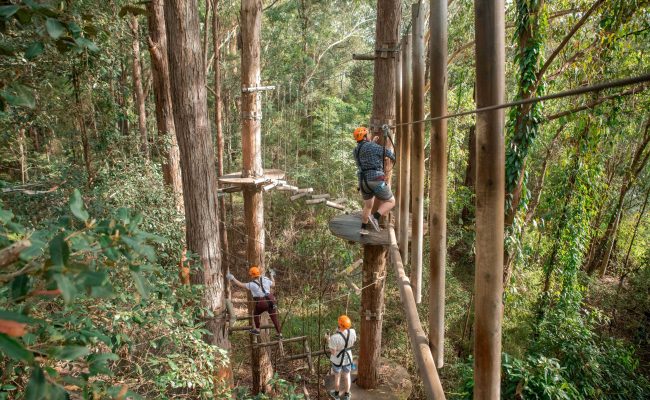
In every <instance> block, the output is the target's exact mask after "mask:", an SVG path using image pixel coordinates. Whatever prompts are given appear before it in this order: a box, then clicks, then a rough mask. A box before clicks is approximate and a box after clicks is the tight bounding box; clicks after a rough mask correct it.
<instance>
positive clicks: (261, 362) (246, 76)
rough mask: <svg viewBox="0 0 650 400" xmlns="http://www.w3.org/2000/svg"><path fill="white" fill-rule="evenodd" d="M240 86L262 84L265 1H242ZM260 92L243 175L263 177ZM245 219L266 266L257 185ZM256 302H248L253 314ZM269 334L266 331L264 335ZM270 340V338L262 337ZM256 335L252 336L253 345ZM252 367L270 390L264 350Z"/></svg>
mask: <svg viewBox="0 0 650 400" xmlns="http://www.w3.org/2000/svg"><path fill="white" fill-rule="evenodd" d="M240 26H241V37H242V52H241V53H242V56H241V57H242V58H241V86H242V88H250V87H258V86H260V69H261V68H260V31H261V28H262V1H261V0H242V2H241V24H240ZM261 109H262V107H261V96H260V92H256V91H242V94H241V121H242V153H243V154H242V164H243V165H242V167H243V168H242V177H244V178H248V177H261V176H263V175H264V171H263V169H262V125H261V117H260V112H261ZM243 192H244V221H246V234H247V245H246V249H247V255H248V263H249V264H250V265H252V264H255V265H258V266H259V267H260V268H264V239H265V238H264V201H263V198H262V190H261V188H259V187H257V186H256V185H247V186H245V187H244V191H243ZM253 308H254V304H253V303H249V304H248V311H249V313H250V314H252V313H253ZM265 335H266V334H263V336H265ZM262 340H263V341H268V338H262ZM252 343H253V337H252V336H251V344H252ZM251 369H252V375H253V393H254V394H257V393H259V392H260V391H262V392H267V391H268V390H270V387H269V385H268V381H269V379H270V378H271V377H272V376H273V366H272V365H271V359H270V357H269V355H268V353H267V351H266V350H265V349H259V348H256V347H251Z"/></svg>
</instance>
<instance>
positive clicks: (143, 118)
mask: <svg viewBox="0 0 650 400" xmlns="http://www.w3.org/2000/svg"><path fill="white" fill-rule="evenodd" d="M130 27H131V34H132V35H133V41H132V43H131V47H132V49H133V90H134V92H135V101H136V107H137V112H138V130H139V131H140V151H141V152H142V153H143V155H144V157H145V158H146V159H147V160H148V159H149V141H148V139H147V113H146V110H145V107H144V90H143V89H142V65H141V64H140V28H139V25H138V17H137V16H135V15H132V16H131V21H130Z"/></svg>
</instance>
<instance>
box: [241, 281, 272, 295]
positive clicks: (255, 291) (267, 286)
mask: <svg viewBox="0 0 650 400" xmlns="http://www.w3.org/2000/svg"><path fill="white" fill-rule="evenodd" d="M259 283H260V280H259V279H256V280H255V282H248V283H246V288H247V289H248V290H250V291H251V294H252V295H253V297H264V296H265V294H264V292H263V291H262V288H260V286H259ZM272 284H273V281H272V280H270V279H269V278H267V277H266V276H265V277H263V278H262V286H264V290H265V291H266V294H269V293H271V285H272Z"/></svg>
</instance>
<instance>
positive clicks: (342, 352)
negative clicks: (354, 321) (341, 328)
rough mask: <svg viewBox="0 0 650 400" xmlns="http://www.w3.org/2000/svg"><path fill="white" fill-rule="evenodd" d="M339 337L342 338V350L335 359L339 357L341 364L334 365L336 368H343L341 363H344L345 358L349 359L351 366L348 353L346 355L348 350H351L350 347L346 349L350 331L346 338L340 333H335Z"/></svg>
mask: <svg viewBox="0 0 650 400" xmlns="http://www.w3.org/2000/svg"><path fill="white" fill-rule="evenodd" d="M336 333H338V334H339V335H341V337H342V338H343V341H344V344H343V350H341V351H339V352H338V354H337V355H336V358H339V357H341V356H342V357H341V362H340V363H338V364H334V363H332V364H334V366H335V367H336V368H341V367H342V366H343V363H344V362H345V357H346V356H347V357H348V358H349V359H350V364H352V357H351V356H350V353H348V350H352V349H351V348H350V347H348V340H349V339H350V330H349V329H348V336H347V337H346V336H345V335H343V333H342V332H336Z"/></svg>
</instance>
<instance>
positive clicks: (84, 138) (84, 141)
mask: <svg viewBox="0 0 650 400" xmlns="http://www.w3.org/2000/svg"><path fill="white" fill-rule="evenodd" d="M72 85H73V88H74V98H75V103H76V105H77V121H78V124H79V132H80V133H81V146H82V149H83V156H84V164H85V166H86V175H87V177H88V187H90V186H91V185H92V182H93V170H92V160H91V157H92V155H91V153H90V143H89V142H88V131H87V129H86V119H85V118H84V116H85V110H84V104H83V101H82V98H81V85H80V83H79V74H78V72H77V70H76V68H74V67H73V68H72Z"/></svg>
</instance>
